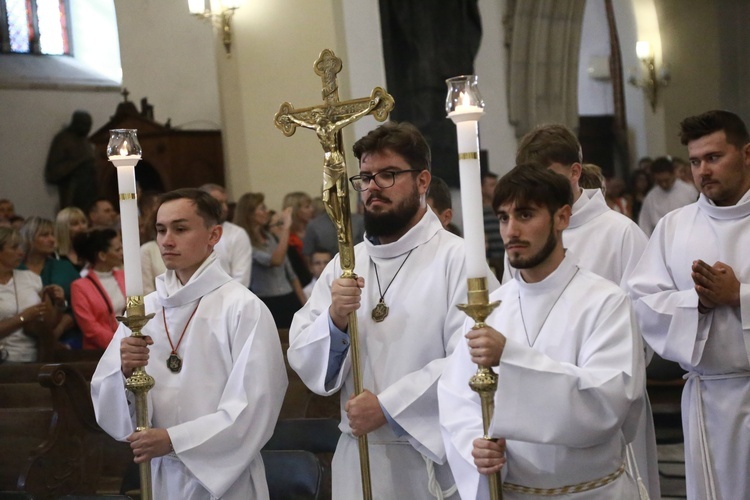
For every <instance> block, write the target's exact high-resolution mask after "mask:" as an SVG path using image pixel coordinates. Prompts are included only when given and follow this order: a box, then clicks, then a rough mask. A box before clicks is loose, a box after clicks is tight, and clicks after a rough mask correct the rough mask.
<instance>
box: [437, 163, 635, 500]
mask: <svg viewBox="0 0 750 500" xmlns="http://www.w3.org/2000/svg"><path fill="white" fill-rule="evenodd" d="M572 205H573V192H572V189H571V186H570V183H569V181H568V179H566V178H565V177H563V176H561V175H558V174H557V173H555V172H553V171H551V170H548V169H546V168H543V167H540V166H534V165H520V166H517V167H516V168H514V169H513V170H511V171H510V172H509V173H508V174H506V175H505V176H503V177H502V178H501V179H500V181H499V182H498V185H497V188H496V189H495V194H494V197H493V201H492V207H493V209H494V210H495V213H497V216H498V220H499V222H500V234H501V235H502V237H503V243H504V244H505V255H506V257H507V258H508V261H509V262H510V264H511V266H512V267H511V271H512V276H513V278H512V279H511V281H509V282H507V283H505V284H504V285H503V286H502V287H501V288H500V289H499V290H497V291H496V292H494V293H493V294H491V295H490V300H491V301H500V305H499V307H498V308H497V309H495V310H494V311H493V312H492V313H491V314H490V315H489V317H488V318H487V319H486V321H485V323H486V325H485V326H484V327H483V328H478V329H474V328H472V327H473V321H467V322H466V323H465V324H464V327H463V330H462V331H463V332H467V333H466V334H465V337H466V340H465V341H461V342H458V343H457V345H456V349H455V351H454V353H453V354H452V355H451V357H450V358H449V359H448V363H447V366H446V368H445V370H444V372H443V377H442V378H441V379H440V384H439V386H438V394H439V397H440V421H441V423H442V425H443V432H444V436H445V443H446V444H445V446H446V450H447V455H448V460H449V462H450V465H451V468H452V470H453V474H454V476H455V477H456V480H457V482H458V487H459V492H460V494H461V498H463V499H477V500H479V499H487V498H489V491H488V484H487V481H486V480H484V479H483V478H482V475H483V474H494V473H497V472H498V471H501V472H502V474H503V475H504V481H505V484H504V487H503V490H504V493H505V495H504V498H505V499H506V500H511V499H521V498H545V497H548V496H557V497H558V498H563V497H564V498H566V499H576V500H584V499H585V500H594V499H602V498H606V499H610V498H617V499H635V498H639V495H638V492H639V486H638V484H637V481H636V478H635V477H634V476H633V475H631V473H630V472H629V471H628V470H626V462H627V461H628V452H627V447H626V443H628V442H630V441H632V439H633V436H634V434H635V431H636V428H637V423H638V417H639V415H640V414H641V408H642V405H643V402H644V400H643V394H644V375H645V370H644V366H643V364H644V359H643V347H642V344H641V336H640V332H639V331H638V325H637V323H636V320H635V314H634V313H633V309H632V305H631V302H630V299H629V298H628V296H627V294H626V293H625V291H623V290H621V289H620V288H619V287H618V286H617V285H615V284H614V283H612V282H611V281H609V280H607V279H605V278H602V277H601V276H598V275H596V274H594V273H593V272H590V271H588V270H586V269H585V268H584V267H583V266H581V265H579V264H578V259H577V257H576V256H575V254H574V252H573V251H572V250H566V249H565V248H564V247H563V242H562V241H563V234H564V231H565V230H566V229H567V227H568V225H569V224H570V218H571V212H572V209H571V207H572ZM476 364H481V365H484V366H491V367H493V369H494V370H496V372H497V374H498V379H499V380H498V387H497V391H496V393H495V395H494V403H495V410H494V414H493V415H492V420H491V424H490V426H489V430H488V434H489V435H490V437H491V438H493V439H483V438H482V434H483V433H482V410H481V407H480V401H479V396H478V395H477V394H476V393H474V392H472V391H471V390H470V389H469V384H468V383H467V380H468V379H469V377H470V376H471V375H472V374H473V373H474V372H475V371H476Z"/></svg>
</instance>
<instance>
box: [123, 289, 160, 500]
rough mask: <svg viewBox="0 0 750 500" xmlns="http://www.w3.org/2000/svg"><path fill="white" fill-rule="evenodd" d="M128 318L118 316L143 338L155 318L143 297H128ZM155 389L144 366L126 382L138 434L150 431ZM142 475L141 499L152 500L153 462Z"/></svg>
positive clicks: (145, 465) (143, 466)
mask: <svg viewBox="0 0 750 500" xmlns="http://www.w3.org/2000/svg"><path fill="white" fill-rule="evenodd" d="M126 311H127V316H118V317H117V320H118V321H120V322H121V323H123V324H124V325H125V326H127V327H128V328H129V329H130V331H131V332H132V334H131V337H141V338H142V337H143V336H144V335H143V334H142V333H141V329H142V328H143V327H144V326H145V325H146V323H148V321H149V320H150V319H151V318H153V317H154V313H151V314H149V315H146V306H145V305H144V303H143V295H136V296H134V297H128V301H127V309H126ZM153 387H154V378H153V377H152V376H150V375H149V374H148V373H146V369H145V368H143V367H142V366H140V367H138V368H136V369H134V370H133V373H132V374H131V375H130V377H128V378H127V380H126V381H125V388H126V389H127V390H129V391H130V392H132V393H133V396H135V421H136V428H135V430H136V432H139V431H142V430H145V429H148V428H149V427H150V425H149V421H148V391H150V390H151V389H152V388H153ZM139 470H140V475H141V499H142V500H151V499H152V492H153V489H152V487H151V461H150V460H147V461H145V462H143V463H141V464H140V466H139Z"/></svg>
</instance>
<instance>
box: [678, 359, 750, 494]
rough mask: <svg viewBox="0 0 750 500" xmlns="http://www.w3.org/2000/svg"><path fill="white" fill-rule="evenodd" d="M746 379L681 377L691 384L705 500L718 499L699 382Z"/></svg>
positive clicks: (744, 374) (694, 374) (742, 375)
mask: <svg viewBox="0 0 750 500" xmlns="http://www.w3.org/2000/svg"><path fill="white" fill-rule="evenodd" d="M746 377H750V373H747V372H741V373H727V374H717V375H701V374H699V373H697V372H689V373H687V374H685V375H684V376H683V378H684V379H686V380H692V382H693V394H692V406H693V411H694V412H695V417H696V420H697V422H696V423H697V425H698V448H699V452H700V458H701V466H702V472H703V474H702V475H703V488H704V490H705V495H706V496H705V498H706V500H714V499H716V498H718V495H717V494H716V482H715V479H714V471H713V460H712V458H711V451H710V450H709V446H708V435H707V434H706V421H705V417H704V416H703V391H702V388H701V382H702V381H706V380H726V379H730V378H746ZM693 460H695V458H694V459H693Z"/></svg>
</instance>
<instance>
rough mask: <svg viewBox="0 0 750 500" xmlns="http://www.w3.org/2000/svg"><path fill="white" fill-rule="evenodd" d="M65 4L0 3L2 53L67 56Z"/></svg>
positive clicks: (48, 0) (49, 0) (40, 0)
mask: <svg viewBox="0 0 750 500" xmlns="http://www.w3.org/2000/svg"><path fill="white" fill-rule="evenodd" d="M67 3H68V0H0V14H2V16H1V17H4V19H2V21H4V22H3V24H2V30H0V36H1V37H2V44H1V46H2V52H6V53H8V52H10V53H17V54H29V53H31V54H46V55H61V54H70V42H69V39H68V38H69V35H68V33H69V31H68V16H67V12H68V10H67V8H68V5H67Z"/></svg>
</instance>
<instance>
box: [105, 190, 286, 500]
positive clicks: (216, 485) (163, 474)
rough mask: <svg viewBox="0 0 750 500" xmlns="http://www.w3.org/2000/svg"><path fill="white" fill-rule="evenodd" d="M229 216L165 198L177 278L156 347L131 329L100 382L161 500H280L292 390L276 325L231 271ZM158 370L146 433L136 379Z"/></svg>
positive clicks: (168, 251) (162, 282)
mask: <svg viewBox="0 0 750 500" xmlns="http://www.w3.org/2000/svg"><path fill="white" fill-rule="evenodd" d="M220 217H221V208H220V206H219V204H218V203H217V202H216V200H214V199H213V198H212V197H211V196H209V195H208V194H206V193H204V192H202V191H199V190H197V189H180V190H177V191H172V192H170V193H166V194H164V195H162V197H161V198H160V206H159V208H158V212H157V217H156V232H157V236H156V240H157V243H158V244H159V247H160V249H161V253H162V257H163V259H164V264H165V265H166V266H167V272H166V273H165V274H163V275H161V276H159V277H158V278H157V282H156V292H155V293H152V294H150V295H148V296H146V298H145V310H146V313H147V314H148V313H154V314H155V315H156V317H154V318H153V319H151V321H149V322H148V323H147V324H146V325H145V326H144V327H143V334H144V335H146V337H142V338H136V337H131V336H129V334H130V331H129V330H128V329H127V328H126V327H125V326H124V325H120V327H119V329H118V330H117V332H116V333H115V338H114V339H113V340H112V342H110V344H109V347H108V348H107V350H106V351H105V353H104V355H103V356H102V358H101V360H100V362H99V365H98V366H97V368H96V372H95V373H94V377H93V378H92V381H91V396H92V400H93V403H94V409H95V412H96V419H97V422H98V423H99V425H101V427H102V429H104V430H105V431H106V432H107V433H108V434H109V435H111V436H112V437H114V438H115V439H118V440H122V441H125V440H127V441H129V442H130V446H131V448H132V450H133V454H134V455H135V462H136V463H141V462H145V461H147V460H150V461H151V467H152V478H153V489H154V491H153V498H158V499H162V498H164V499H167V498H170V499H171V498H179V499H181V500H203V499H206V498H222V499H224V500H246V499H248V498H253V499H268V487H267V484H266V477H265V472H264V469H263V460H262V458H261V456H260V449H261V448H262V447H263V445H265V443H266V442H267V441H268V439H269V438H270V437H271V434H272V433H273V429H274V426H275V424H276V419H277V418H278V415H279V411H280V409H281V403H282V400H283V398H284V393H285V391H286V387H287V377H286V369H285V367H284V360H283V357H282V353H281V344H280V342H279V336H278V332H277V330H276V326H275V324H274V321H273V317H272V316H271V313H270V312H269V311H268V309H267V308H266V306H265V305H264V304H263V303H262V302H261V300H260V299H258V298H257V297H256V296H255V295H253V293H252V292H250V290H248V289H247V288H245V287H244V286H242V285H240V284H239V283H237V282H235V281H234V280H232V278H231V277H230V276H229V275H228V274H227V273H226V272H225V271H224V270H223V269H222V268H221V265H220V264H219V261H218V260H217V259H216V256H215V254H214V252H213V248H214V246H215V245H216V243H217V242H218V241H219V239H220V238H221V226H220V225H219V220H220ZM140 366H148V372H149V375H151V376H153V377H154V379H155V381H156V385H155V386H154V388H153V389H151V390H150V391H149V393H148V404H149V415H150V421H151V428H149V429H146V430H141V431H138V432H134V431H135V415H134V407H135V404H134V401H133V400H132V395H130V394H129V393H127V392H126V391H125V377H128V376H130V375H131V374H132V372H133V370H134V369H135V368H137V367H140Z"/></svg>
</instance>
